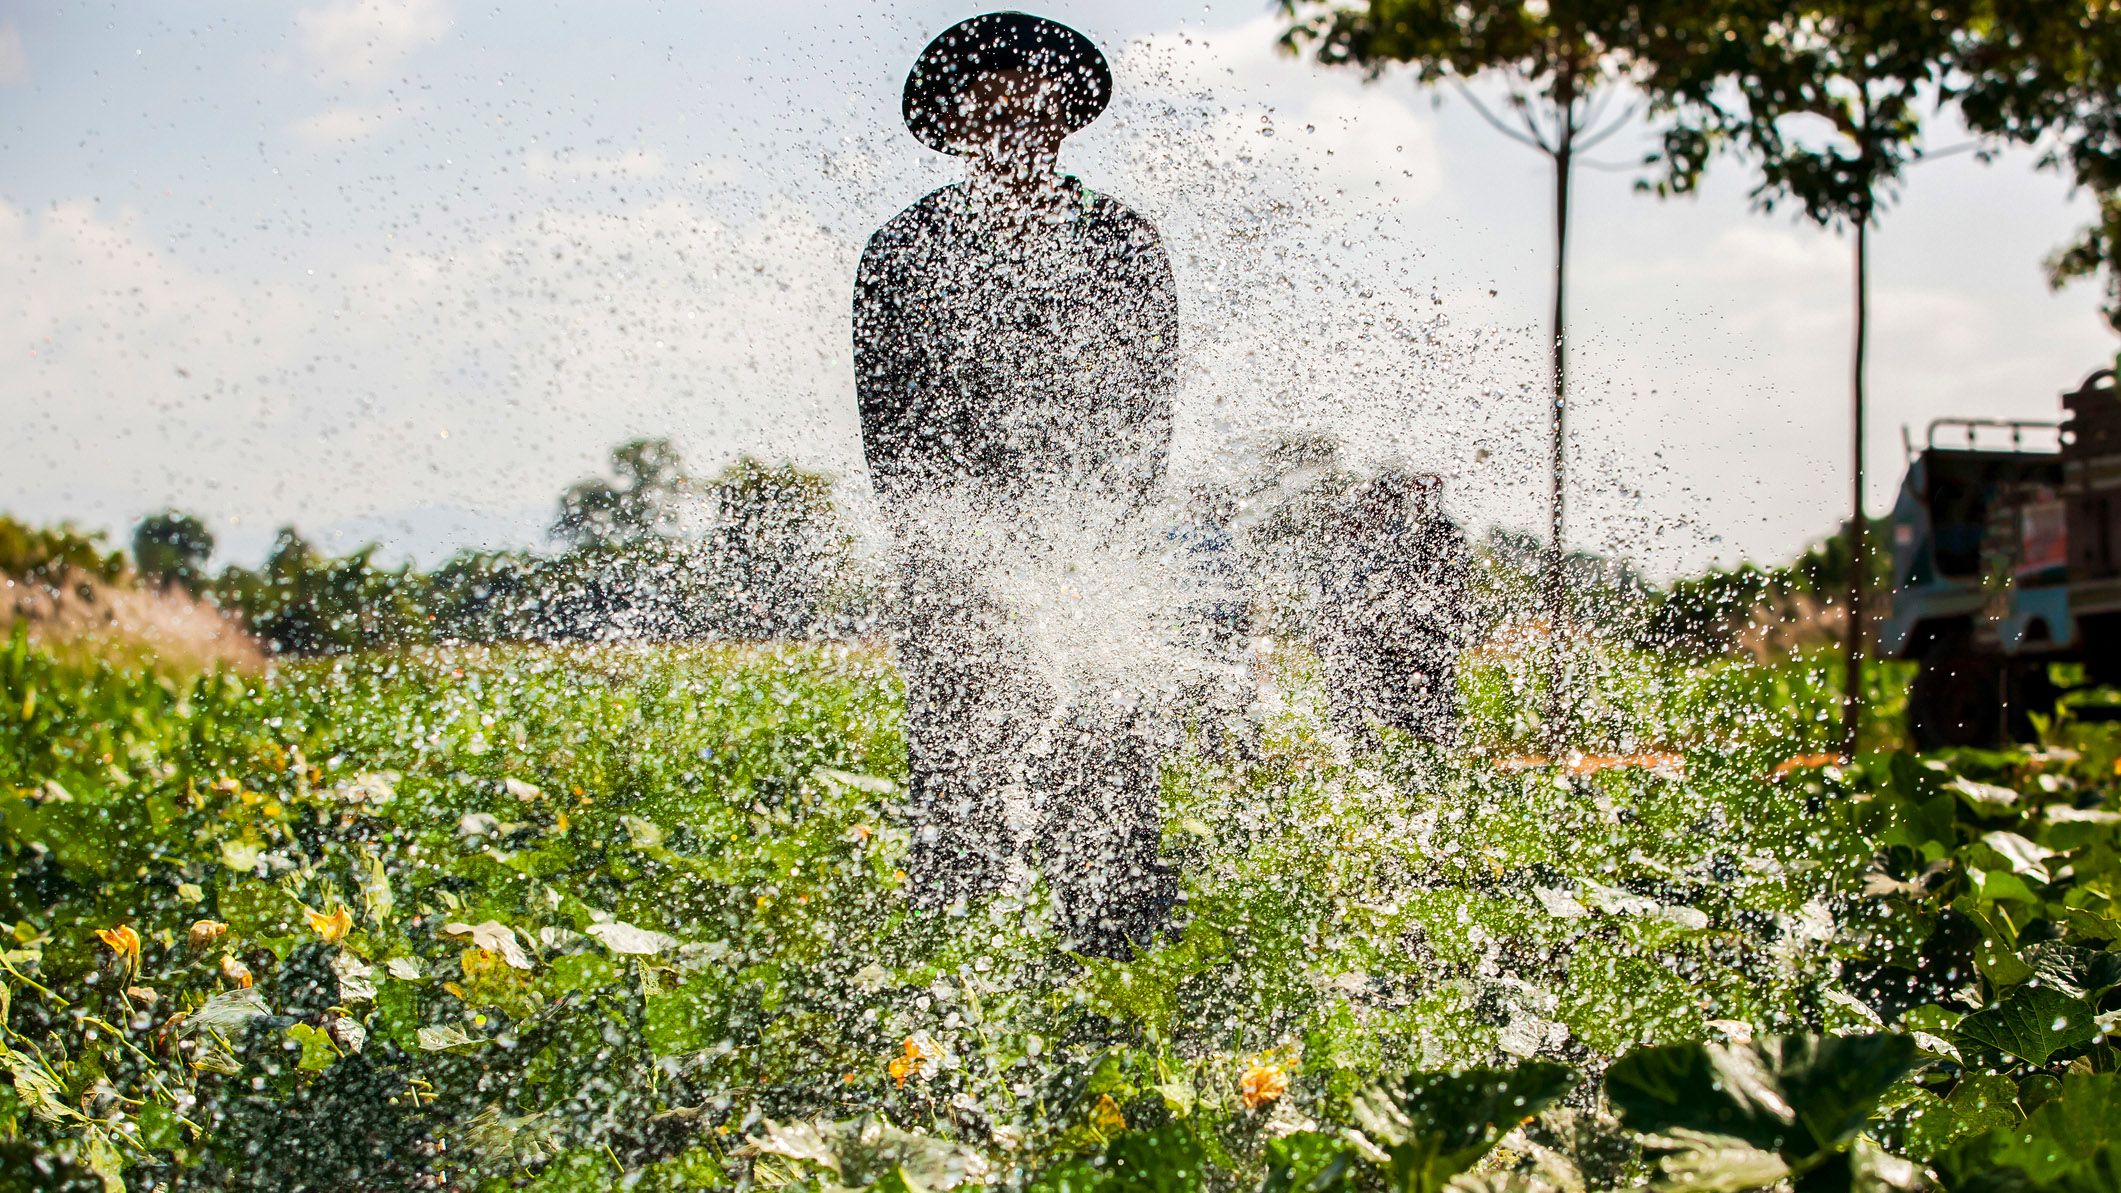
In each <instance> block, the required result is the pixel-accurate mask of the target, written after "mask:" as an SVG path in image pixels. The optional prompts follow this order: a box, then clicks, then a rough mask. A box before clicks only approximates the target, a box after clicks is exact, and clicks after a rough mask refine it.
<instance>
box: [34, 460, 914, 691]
mask: <svg viewBox="0 0 2121 1193" xmlns="http://www.w3.org/2000/svg"><path fill="white" fill-rule="evenodd" d="M832 490H833V486H832V480H831V478H830V477H828V476H825V475H824V474H821V473H817V472H811V471H808V470H805V469H802V468H798V467H795V466H793V465H788V464H767V463H762V462H760V461H758V460H754V459H751V458H749V457H746V458H743V459H740V460H738V461H737V462H736V463H734V464H732V465H730V466H729V467H728V468H726V469H724V470H722V471H721V472H720V473H719V474H717V475H715V476H714V477H713V478H711V479H707V480H704V481H702V480H697V479H695V478H693V477H692V476H691V475H690V474H688V473H687V472H686V470H685V466H684V462H683V460H682V458H681V456H680V454H679V453H678V451H677V449H676V447H675V446H673V445H672V444H671V443H670V441H668V440H665V439H639V440H634V441H632V442H629V443H625V444H622V445H620V446H619V447H618V448H616V449H615V450H614V451H613V452H612V455H611V475H610V476H606V477H599V478H592V479H589V480H585V481H582V482H581V483H579V484H576V485H574V486H572V487H571V488H569V489H568V490H567V491H566V493H564V494H563V495H562V496H561V498H560V500H559V508H558V512H557V515H556V517H555V519H554V521H553V524H552V527H551V531H552V535H553V537H554V539H555V540H556V541H557V542H558V544H559V548H558V549H557V550H555V551H551V552H537V551H469V550H468V551H463V552H460V553H458V554H457V555H455V556H453V557H451V558H450V559H448V560H446V561H445V562H443V563H442V564H441V565H440V566H438V567H436V568H434V569H433V570H431V571H421V570H420V569H418V568H417V567H415V566H414V565H412V564H411V563H406V564H400V565H398V566H396V567H391V566H387V565H385V564H383V563H381V562H379V561H378V560H377V558H376V556H377V553H378V548H377V547H376V546H374V545H369V546H365V547H362V548H361V549H359V550H357V551H354V552H353V553H351V554H348V555H343V556H333V555H330V554H327V553H325V552H323V551H321V550H319V549H318V548H317V547H316V546H315V545H313V544H312V543H311V542H310V541H309V540H308V539H306V538H304V537H303V536H302V535H301V534H300V533H299V532H298V531H297V530H295V528H293V527H291V526H290V527H286V528H283V529H282V530H281V531H280V532H279V534H278V535H277V537H276V538H275V539H274V541H273V545H272V549H271V550H270V551H269V552H268V553H267V554H266V557H265V560H264V562H263V563H262V564H260V565H259V566H258V567H256V568H246V567H241V566H234V565H231V566H229V567H227V568H224V569H223V570H222V571H221V572H220V573H219V574H218V575H216V574H214V573H213V572H212V570H211V569H210V567H209V564H208V561H209V560H210V559H211V557H212V555H213V550H214V537H213V534H212V533H211V532H210V531H208V530H207V528H206V526H205V524H204V523H203V522H202V521H200V520H199V519H198V518H196V517H194V516H192V515H190V514H186V513H182V512H179V511H175V510H165V511H163V512H160V513H156V514H150V515H149V516H147V517H145V518H143V519H141V521H140V522H139V524H138V526H136V527H135V529H134V532H133V536H132V544H131V545H132V552H131V560H130V561H128V560H127V559H126V557H125V555H124V554H123V553H120V552H116V551H111V550H109V549H107V548H106V547H105V546H104V544H103V542H102V536H101V535H99V534H91V533H83V532H80V531H77V530H74V529H72V528H70V527H60V528H57V529H51V530H40V529H35V528H31V527H29V526H27V525H24V524H22V523H20V522H16V521H14V520H12V519H8V518H0V573H5V574H7V575H10V576H15V577H19V578H21V579H23V580H27V581H30V582H33V583H42V584H46V585H54V586H56V585H59V584H63V583H70V582H79V581H83V580H89V579H93V580H98V581H101V582H104V583H129V582H137V583H139V584H142V585H147V586H152V587H157V588H162V589H165V590H173V591H182V592H186V593H189V594H191V595H193V596H195V597H198V598H199V599H202V600H206V601H208V602H210V603H212V604H215V605H217V606H219V607H220V608H222V609H225V610H227V611H228V612H230V613H232V614H234V615H236V616H237V617H239V618H240V619H241V620H242V621H243V623H244V624H245V625H246V626H247V627H248V628H249V630H250V631H251V632H252V633H253V634H254V635H256V636H257V637H258V639H259V640H260V641H262V642H263V643H265V644H266V645H267V646H268V647H269V648H270V649H271V650H273V651H275V652H276V653H282V654H291V655H329V654H343V653H347V652H351V651H356V650H369V649H377V648H385V647H400V646H411V645H422V644H427V643H449V642H472V643H488V642H517V641H589V640H609V639H656V640H697V639H761V638H789V637H806V636H818V635H826V634H833V633H838V632H846V631H849V630H854V629H858V628H860V626H861V625H862V624H863V623H864V621H865V620H866V619H867V618H868V617H869V615H870V611H871V609H872V607H873V605H874V603H875V601H874V597H873V595H872V591H871V589H872V586H871V585H869V584H868V583H866V581H865V579H864V577H863V576H862V575H861V574H860V573H859V571H858V570H857V568H856V567H855V564H854V558H853V552H852V548H853V541H854V540H853V535H852V534H851V533H850V532H849V530H848V528H847V526H846V524H845V522H844V520H843V519H842V517H841V515H840V511H839V509H838V507H837V505H836V504H835V502H834V499H833V491H832Z"/></svg>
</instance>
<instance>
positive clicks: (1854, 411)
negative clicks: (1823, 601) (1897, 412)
mask: <svg viewBox="0 0 2121 1193" xmlns="http://www.w3.org/2000/svg"><path fill="white" fill-rule="evenodd" d="M1869 231H1870V213H1869V212H1863V213H1861V214H1860V215H1858V216H1857V219H1856V319H1855V346H1854V352H1853V353H1852V356H1853V361H1852V367H1851V369H1850V376H1849V383H1850V384H1849V392H1850V397H1851V402H1850V408H1849V415H1850V422H1851V424H1852V425H1851V429H1852V431H1853V434H1852V435H1851V436H1850V438H1851V439H1852V440H1853V446H1852V448H1851V452H1852V455H1851V464H1852V467H1851V468H1850V472H1851V473H1852V474H1853V476H1852V481H1851V488H1850V495H1849V510H1850V514H1851V517H1850V520H1849V591H1848V643H1847V652H1848V653H1847V666H1846V671H1845V676H1844V678H1845V680H1846V684H1847V687H1846V691H1845V692H1844V693H1843V696H1842V701H1841V754H1842V757H1844V758H1850V759H1853V758H1854V757H1855V756H1856V749H1857V747H1858V745H1859V744H1860V742H1859V740H1858V739H1859V737H1860V735H1861V729H1862V725H1863V655H1864V649H1863V648H1864V636H1865V626H1864V608H1863V604H1864V602H1863V597H1864V589H1866V588H1868V587H1869V586H1870V585H1869V576H1868V574H1867V573H1868V571H1869V567H1870V562H1869V551H1868V550H1867V547H1868V545H1869V544H1868V543H1867V541H1866V540H1867V539H1868V537H1869V534H1868V532H1869V529H1870V527H1869V525H1868V522H1867V521H1866V519H1865V518H1864V516H1863V422H1864V419H1863V354H1864V348H1865V346H1866V344H1865V342H1866V338H1867V332H1868V330H1869V328H1868V323H1869V319H1870V254H1869V244H1868V235H1867V234H1868V232H1869Z"/></svg>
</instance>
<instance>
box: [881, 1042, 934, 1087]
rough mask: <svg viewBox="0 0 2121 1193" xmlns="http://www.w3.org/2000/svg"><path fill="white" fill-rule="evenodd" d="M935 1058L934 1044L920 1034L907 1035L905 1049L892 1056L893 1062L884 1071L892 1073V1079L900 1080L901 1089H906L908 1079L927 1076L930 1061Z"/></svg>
mask: <svg viewBox="0 0 2121 1193" xmlns="http://www.w3.org/2000/svg"><path fill="white" fill-rule="evenodd" d="M934 1059H935V1050H934V1046H933V1045H930V1044H929V1043H927V1042H926V1041H924V1040H922V1039H920V1038H919V1037H918V1036H907V1037H906V1043H905V1045H904V1050H903V1051H901V1052H900V1053H899V1054H898V1055H897V1056H894V1057H892V1058H891V1063H889V1064H887V1065H885V1066H884V1071H885V1072H886V1073H889V1074H891V1079H892V1080H893V1081H896V1082H898V1086H899V1088H900V1089H904V1088H906V1079H907V1078H908V1077H920V1076H925V1075H926V1069H927V1065H928V1062H929V1061H932V1060H934Z"/></svg>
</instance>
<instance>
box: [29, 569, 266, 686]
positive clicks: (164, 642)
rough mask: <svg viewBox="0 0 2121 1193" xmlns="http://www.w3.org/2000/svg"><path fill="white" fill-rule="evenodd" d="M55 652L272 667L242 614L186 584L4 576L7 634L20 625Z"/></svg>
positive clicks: (175, 666) (185, 667)
mask: <svg viewBox="0 0 2121 1193" xmlns="http://www.w3.org/2000/svg"><path fill="white" fill-rule="evenodd" d="M18 624H20V625H26V626H27V627H28V634H29V639H30V641H31V642H32V643H34V644H36V645H38V646H40V647H42V648H44V649H45V650H48V651H51V652H52V653H54V654H59V655H67V656H80V657H92V658H98V659H105V660H109V661H111V662H115V663H119V664H120V665H124V664H146V663H152V664H154V665H155V666H156V667H158V668H161V669H164V670H173V671H183V672H196V671H210V670H217V669H227V668H232V669H236V670H245V671H248V670H256V669H261V668H263V667H264V665H265V649H264V647H263V646H261V645H260V644H259V643H258V641H257V639H255V638H253V637H251V636H250V635H249V634H248V633H247V632H245V631H244V629H243V627H242V625H241V623H239V622H238V621H237V620H236V619H235V618H234V617H232V616H230V615H229V614H227V613H224V612H222V611H221V610H219V609H216V608H214V607H213V606H212V605H209V604H207V603H206V602H204V601H201V600H199V599H198V598H196V597H194V596H192V595H191V594H189V593H187V592H184V591H183V590H181V589H167V590H165V589H157V588H144V587H142V588H135V587H132V586H129V585H127V586H120V585H109V584H104V583H102V582H101V581H98V580H94V579H90V578H88V577H85V576H81V575H79V574H76V575H73V576H70V577H68V578H67V579H66V580H64V581H62V582H59V583H56V584H48V583H43V582H38V581H26V580H21V579H18V578H15V577H12V576H0V637H5V636H6V635H8V634H10V633H12V632H13V631H14V628H15V627H16V626H17V625H18Z"/></svg>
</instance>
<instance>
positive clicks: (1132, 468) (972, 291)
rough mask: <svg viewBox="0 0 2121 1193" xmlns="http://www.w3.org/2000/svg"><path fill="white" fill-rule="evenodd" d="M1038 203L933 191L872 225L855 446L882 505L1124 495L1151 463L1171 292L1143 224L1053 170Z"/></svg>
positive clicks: (1173, 333)
mask: <svg viewBox="0 0 2121 1193" xmlns="http://www.w3.org/2000/svg"><path fill="white" fill-rule="evenodd" d="M1062 197H1063V198H1064V199H1065V202H1063V203H1061V204H1058V205H1056V207H1055V209H1054V211H1053V212H1052V213H1051V214H1050V215H1046V214H1040V215H1030V216H1027V215H1026V214H1023V213H1018V212H1007V211H995V210H985V209H982V208H981V206H980V205H979V203H978V201H977V200H975V198H974V197H973V195H972V193H971V191H970V190H969V189H968V188H967V187H966V186H965V185H964V184H958V185H956V186H948V187H944V188H943V189H941V190H938V191H935V192H934V193H932V194H930V195H928V196H927V197H925V198H923V199H922V200H921V201H920V202H918V203H915V204H914V205H913V206H911V207H909V208H907V209H906V210H905V211H903V212H900V213H899V214H898V215H897V216H895V217H893V218H892V219H891V221H890V222H889V223H887V224H885V225H884V226H883V227H882V228H880V229H878V230H877V233H876V235H875V236H873V237H871V238H870V240H869V246H868V248H867V249H866V250H864V251H863V253H862V263H861V269H860V272H859V273H858V275H857V277H856V281H855V296H854V367H855V380H856V392H857V396H858V400H859V404H860V408H861V421H862V445H863V450H864V453H865V454H866V455H867V457H868V461H869V467H870V471H871V472H872V474H873V475H874V477H875V479H876V484H877V489H878V492H879V493H880V494H882V495H883V496H884V497H885V498H886V500H887V501H889V500H891V499H893V498H903V497H906V496H908V495H910V494H912V493H915V492H918V491H920V490H922V489H925V488H928V487H931V486H944V487H955V488H959V489H960V491H964V490H966V489H969V490H970V491H971V492H973V493H974V494H975V495H978V496H984V497H987V498H990V499H995V500H1000V501H1004V502H1007V501H1009V500H1010V499H1011V498H1014V497H1018V496H1021V495H1022V494H1024V493H1026V492H1028V491H1030V490H1031V489H1033V488H1036V487H1039V486H1041V485H1048V484H1059V485H1082V484H1089V485H1094V486H1098V487H1101V488H1103V489H1105V490H1106V491H1108V492H1111V493H1113V494H1114V495H1117V496H1120V497H1123V498H1134V499H1138V498H1140V497H1141V496H1143V495H1145V494H1146V492H1147V491H1148V489H1149V487H1150V486H1151V485H1153V484H1154V483H1155V482H1156V481H1157V480H1158V479H1159V478H1160V477H1161V475H1162V472H1163V466H1164V455H1165V450H1166V448H1167V446H1168V444H1169V442H1170V437H1171V400H1170V391H1171V387H1172V384H1173V381H1174V380H1175V374H1176V360H1177V350H1178V328H1177V323H1178V301H1177V291H1176V287H1175V286H1174V284H1173V281H1172V276H1171V263H1170V259H1169V258H1168V257H1167V256H1166V255H1165V253H1164V249H1163V245H1162V243H1161V242H1160V241H1159V240H1158V238H1157V235H1156V229H1155V228H1154V227H1153V226H1152V225H1151V224H1150V223H1149V221H1147V220H1146V219H1143V218H1142V217H1141V216H1140V215H1137V214H1136V213H1134V212H1133V211H1131V210H1129V209H1128V208H1127V207H1125V206H1124V205H1122V204H1120V203H1119V202H1117V201H1115V200H1113V199H1112V198H1110V197H1109V196H1106V195H1101V194H1097V193H1095V192H1092V191H1089V190H1086V189H1084V188H1083V187H1082V186H1081V185H1080V184H1079V183H1077V182H1076V181H1075V180H1074V179H1072V178H1071V179H1068V180H1067V181H1066V188H1065V190H1064V192H1063V196H1062Z"/></svg>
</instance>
